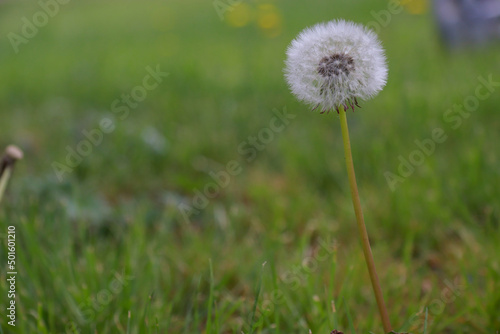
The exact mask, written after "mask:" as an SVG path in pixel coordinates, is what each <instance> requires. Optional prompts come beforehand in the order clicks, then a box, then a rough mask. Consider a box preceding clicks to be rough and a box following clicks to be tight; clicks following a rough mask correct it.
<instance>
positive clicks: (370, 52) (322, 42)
mask: <svg viewBox="0 0 500 334" xmlns="http://www.w3.org/2000/svg"><path fill="white" fill-rule="evenodd" d="M285 76H286V79H287V81H288V84H289V85H290V89H291V91H292V93H293V94H295V95H296V96H297V98H298V99H299V100H301V101H304V102H307V103H309V104H311V105H312V106H313V107H314V109H316V108H318V107H319V106H321V110H323V111H322V112H325V111H330V110H332V109H336V110H338V108H339V107H340V106H343V107H344V109H345V110H347V108H348V107H351V108H352V109H353V110H354V106H358V107H359V104H358V99H363V100H367V99H369V98H371V97H373V96H375V95H376V94H377V93H378V92H380V90H382V88H383V87H384V86H385V83H386V81H387V65H386V60H385V55H384V50H383V49H382V46H381V44H380V42H379V41H378V38H377V36H376V35H375V33H373V32H372V31H371V30H368V29H366V28H364V27H363V26H361V25H359V24H355V23H352V22H346V21H343V20H339V21H331V22H327V23H321V24H317V25H315V26H313V27H311V28H308V29H305V30H304V31H303V32H302V33H300V34H299V36H298V37H297V38H296V39H295V40H294V41H293V42H292V44H291V45H290V47H289V48H288V50H287V60H286V69H285ZM314 109H313V110H314Z"/></svg>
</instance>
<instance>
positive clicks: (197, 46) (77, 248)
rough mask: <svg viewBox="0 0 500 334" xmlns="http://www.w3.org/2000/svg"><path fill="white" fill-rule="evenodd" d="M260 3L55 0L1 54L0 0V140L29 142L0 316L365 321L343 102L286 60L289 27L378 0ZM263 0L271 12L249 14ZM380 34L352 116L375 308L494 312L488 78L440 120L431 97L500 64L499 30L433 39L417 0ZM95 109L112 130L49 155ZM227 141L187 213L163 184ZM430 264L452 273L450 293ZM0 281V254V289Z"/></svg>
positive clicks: (455, 96) (35, 322)
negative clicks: (488, 36) (220, 179)
mask: <svg viewBox="0 0 500 334" xmlns="http://www.w3.org/2000/svg"><path fill="white" fill-rule="evenodd" d="M262 4H263V2H257V1H249V2H247V7H244V8H243V9H242V8H239V9H238V10H239V11H240V12H239V14H238V12H236V14H238V15H242V16H241V17H243V18H244V17H245V15H246V14H245V13H246V11H245V10H244V9H245V8H246V10H248V11H249V12H248V13H250V14H251V15H253V16H249V18H251V20H250V21H249V24H248V25H245V26H243V27H240V28H237V27H233V26H231V24H230V23H231V22H240V21H241V20H243V19H242V18H241V17H240V18H239V19H238V17H236V18H234V17H232V18H231V19H229V18H228V19H226V20H224V21H221V20H220V19H219V17H218V15H217V13H216V11H215V9H214V7H213V5H212V2H211V1H200V0H193V1H190V2H189V3H188V2H185V1H184V2H183V1H179V0H175V1H169V2H165V1H151V2H148V3H147V4H143V3H139V2H134V1H128V2H126V5H124V4H123V3H121V2H117V1H106V2H96V1H87V2H85V3H79V2H71V3H69V4H67V5H64V6H61V9H60V12H59V13H58V14H57V15H56V16H55V17H54V18H51V19H50V22H49V23H48V24H47V25H46V26H45V27H43V28H41V29H40V31H39V32H38V34H37V35H36V36H35V37H34V38H33V39H30V41H29V43H28V44H25V45H21V46H20V49H19V53H18V54H15V53H14V52H13V50H12V47H11V45H10V43H9V40H8V38H6V37H5V36H7V35H8V33H9V32H16V33H19V32H20V31H21V26H22V22H21V18H22V17H23V16H27V17H31V16H32V15H33V14H34V13H35V12H36V11H37V10H39V7H38V4H37V3H36V2H20V3H17V2H16V3H14V2H5V3H2V4H1V5H0V6H1V9H2V10H1V11H0V31H1V32H2V36H4V38H2V39H1V40H0V61H1V63H2V66H1V67H0V77H1V78H2V80H0V114H1V121H0V134H1V137H0V147H5V146H6V145H7V144H10V143H16V144H18V145H19V146H21V147H22V148H23V150H24V151H25V160H23V161H22V162H21V163H19V164H18V165H17V166H16V170H15V173H14V176H13V179H12V180H11V183H10V185H9V189H8V190H7V191H8V193H7V194H6V197H5V198H4V202H2V210H1V212H0V226H1V230H0V231H1V232H0V233H1V235H2V247H1V248H0V259H1V263H2V268H5V266H6V261H7V253H6V247H5V246H4V245H5V242H4V241H5V240H6V233H7V226H9V225H15V226H16V238H17V239H16V241H17V263H16V266H17V271H18V275H17V286H16V289H17V299H16V300H17V304H16V306H17V322H16V327H15V328H13V327H11V326H8V325H7V320H6V318H5V316H4V315H2V317H1V320H0V324H1V328H2V330H3V332H4V333H80V332H81V333H96V332H97V333H141V334H142V333H200V332H204V333H241V332H244V333H251V332H253V333H308V330H309V329H311V330H312V333H313V334H321V333H330V331H332V330H333V329H335V328H336V329H339V330H342V331H343V332H345V333H355V332H356V333H368V332H373V333H381V332H382V330H381V322H380V320H379V317H378V312H377V309H376V304H375V300H374V298H373V296H372V293H371V286H370V282H369V278H368V273H367V270H366V267H365V263H364V259H363V257H362V251H361V248H360V245H359V242H358V238H357V234H356V226H355V220H354V219H355V218H354V212H353V210H352V204H351V202H350V197H349V188H348V180H347V177H346V173H345V167H344V161H343V152H342V144H341V132H340V126H339V122H338V118H337V116H336V114H332V113H330V114H329V115H318V114H317V113H310V112H309V110H308V108H307V107H306V106H304V105H302V104H300V103H298V102H297V101H295V99H294V98H293V96H292V95H291V94H290V93H289V91H288V88H287V87H286V84H285V83H284V80H283V74H282V67H283V61H284V57H285V50H286V47H287V45H288V43H289V42H290V41H291V40H292V39H293V38H294V37H295V35H296V34H297V33H298V32H299V31H300V30H302V29H303V28H304V27H306V26H308V25H311V24H314V23H316V22H319V21H325V20H329V19H332V18H336V17H344V18H347V19H351V20H354V21H357V22H362V23H367V22H369V21H372V20H373V18H372V16H371V14H370V11H371V10H375V11H379V10H383V9H385V8H387V3H385V2H383V1H378V0H377V1H359V2H336V3H335V2H323V1H319V0H314V1H310V2H308V3H307V5H306V4H305V3H304V2H300V1H286V2H285V1H269V2H268V5H269V4H272V5H273V6H274V9H273V7H269V6H267V7H262V6H261V7H259V5H262ZM259 8H260V9H259ZM276 12H277V13H278V14H279V15H280V16H279V17H281V26H271V28H270V29H263V28H262V27H267V26H268V25H266V22H268V21H266V19H264V18H263V15H264V14H266V15H267V14H269V13H276ZM234 13H235V12H233V14H232V15H236V14H234ZM269 15H271V14H269ZM259 18H260V19H261V21H260V22H261V23H260V24H261V26H259V25H258V22H259V21H258V20H259ZM271 18H273V16H272V15H271ZM274 18H276V17H275V16H274ZM231 20H233V21H231ZM241 22H242V21H241ZM271 22H274V24H279V22H280V21H273V20H271ZM380 38H381V40H382V41H383V44H384V46H385V47H386V49H387V56H388V61H389V82H388V85H387V87H386V88H385V89H384V91H383V92H382V93H381V94H380V95H379V96H378V97H377V98H375V99H373V100H371V101H368V102H365V103H363V104H362V107H363V108H362V109H361V110H360V111H356V112H355V113H349V115H348V121H349V126H350V130H351V143H352V147H353V155H354V156H353V158H354V164H355V168H356V174H357V178H358V185H359V191H360V196H361V200H362V205H363V210H364V213H365V219H366V223H367V227H368V231H369V234H370V237H371V241H372V248H373V253H374V257H375V262H376V264H377V267H378V270H379V278H380V282H381V285H382V289H383V291H384V294H385V296H384V298H385V300H386V303H387V305H388V309H389V313H390V318H391V323H392V324H393V325H394V327H396V328H398V329H399V328H402V329H403V330H407V331H409V330H411V331H412V332H413V333H423V332H424V328H425V332H426V333H495V332H496V331H498V330H499V329H500V318H499V313H498V309H499V308H500V292H499V291H500V289H499V287H500V263H499V260H500V259H499V257H498V254H500V246H499V243H498V240H499V238H500V231H499V226H498V222H499V215H500V213H499V207H500V206H499V199H500V188H499V187H498V184H500V174H499V172H498V171H499V168H498V166H499V163H500V161H499V159H500V155H499V154H498V148H497V144H496V143H497V142H498V140H499V139H500V138H499V137H500V134H499V132H498V128H499V127H500V117H499V116H498V106H499V104H500V95H499V94H498V91H497V89H498V88H496V90H495V91H494V92H493V93H492V94H491V96H490V97H489V98H487V99H485V100H484V101H480V103H479V106H478V107H477V108H476V109H474V111H473V112H471V113H470V116H469V117H468V118H458V119H459V120H462V123H461V124H460V125H459V126H457V128H456V129H454V128H453V127H452V126H453V125H455V124H458V123H455V122H450V121H446V119H445V118H444V117H445V113H446V111H447V110H448V109H449V108H452V107H453V105H454V104H462V103H463V101H464V99H465V98H466V97H467V96H470V95H473V94H474V93H475V89H476V87H477V86H478V85H479V82H478V79H477V78H478V76H483V77H485V78H487V77H488V75H492V78H493V80H494V81H500V77H499V76H498V73H500V71H499V70H500V65H499V63H498V61H497V60H498V52H499V51H500V50H499V48H498V46H492V47H490V48H488V49H485V50H478V51H463V52H456V53H447V52H444V51H443V50H442V48H441V47H440V45H439V40H438V38H437V36H436V33H435V31H434V27H433V22H432V16H431V13H428V12H427V13H425V14H423V15H410V14H409V13H407V12H403V13H401V14H397V15H393V16H392V18H391V21H390V24H389V25H388V26H387V27H385V28H383V29H381V32H380ZM157 64H158V65H160V67H161V69H162V70H163V71H165V72H168V73H169V76H168V77H167V78H165V80H164V81H163V82H162V83H161V84H160V85H159V87H158V88H157V89H155V90H153V91H150V92H148V96H147V98H146V99H145V100H144V101H142V102H141V103H139V105H138V106H137V107H136V108H135V109H132V108H131V110H130V114H129V116H128V117H127V118H125V119H123V120H121V119H119V118H118V115H117V114H115V113H113V112H112V111H111V105H112V103H113V101H114V100H115V99H119V98H120V97H121V95H122V94H124V93H125V94H129V93H130V92H131V91H132V89H133V88H134V87H136V86H138V85H141V84H142V81H143V78H144V77H145V75H146V74H147V71H146V69H145V68H146V67H147V66H151V67H155V66H156V65H157ZM284 108H286V110H287V111H288V113H290V114H292V115H294V116H295V118H294V119H292V120H290V123H289V124H288V125H287V126H286V127H285V129H284V130H283V131H281V132H276V133H273V140H269V142H268V143H267V144H265V145H264V144H263V143H262V142H260V141H259V143H258V145H259V147H260V145H262V146H263V148H262V150H258V149H256V148H255V147H254V151H253V152H254V153H255V157H254V158H253V159H250V153H249V152H246V153H245V152H244V153H243V154H242V153H241V152H240V151H241V149H240V150H239V147H240V145H244V146H243V149H251V148H252V144H250V141H251V138H250V139H249V136H257V137H258V136H259V134H260V135H261V136H264V137H263V138H267V137H265V135H266V134H262V131H263V129H264V128H266V127H268V126H269V124H270V122H271V120H272V119H273V117H275V116H274V115H275V114H274V113H273V109H277V110H279V111H282V110H283V109H284ZM457 115H458V114H453V115H452V116H455V117H456V116H457ZM449 116H450V115H449ZM105 117H107V118H110V119H112V120H113V121H114V122H115V123H114V124H115V130H114V131H113V132H112V133H109V134H106V135H104V137H103V140H102V143H101V144H100V145H98V146H95V147H93V148H92V153H91V154H89V155H88V156H86V157H84V159H83V161H82V162H81V163H80V164H79V165H78V166H77V167H76V168H75V169H74V171H73V172H71V173H67V174H66V175H65V176H64V179H63V180H62V181H61V182H59V181H58V179H57V177H56V175H55V173H54V171H53V167H52V163H53V162H54V161H58V162H64V160H65V157H66V154H67V146H70V147H71V148H76V147H77V145H78V144H79V143H80V142H81V141H82V140H83V139H85V138H84V137H83V135H82V131H83V130H87V131H90V130H92V129H96V128H97V127H98V124H99V122H100V121H101V120H102V119H103V118H105ZM457 122H458V121H457ZM436 128H442V129H443V131H444V133H445V135H446V136H447V139H446V140H445V141H444V142H443V143H440V144H437V145H436V147H435V151H434V152H433V153H432V154H430V155H429V156H426V157H425V161H424V163H423V164H422V165H421V166H417V167H416V168H415V170H414V172H413V173H412V174H411V175H410V176H409V177H407V178H405V179H404V182H402V183H399V184H398V185H397V187H396V189H395V190H394V191H391V189H390V188H389V186H388V183H387V182H386V178H385V176H384V173H385V172H387V171H389V172H393V173H397V169H398V165H399V164H400V161H399V158H398V157H399V156H402V157H404V158H405V159H409V156H410V154H411V153H412V152H414V151H415V150H416V149H417V148H418V146H417V145H416V144H415V140H420V141H422V140H424V139H425V138H431V137H432V131H433V130H434V129H436ZM252 156H253V155H252ZM232 160H234V161H237V162H238V164H239V166H240V167H241V171H240V172H239V173H237V174H236V175H234V176H231V178H230V182H229V185H228V186H227V187H224V188H223V189H221V191H218V192H217V194H216V196H215V197H214V198H211V199H210V200H209V201H208V205H207V207H206V208H204V209H203V210H200V212H199V214H197V215H193V216H192V217H191V220H190V221H189V222H188V221H185V219H184V218H183V215H182V214H181V212H180V211H179V209H178V204H179V203H184V204H191V203H192V200H193V199H194V198H195V197H196V194H197V193H196V189H198V190H200V191H203V189H204V187H205V186H206V185H207V184H209V183H210V182H213V181H212V178H211V177H210V174H209V173H210V172H220V171H221V170H225V166H226V165H227V163H228V162H230V161H232ZM248 160H250V162H249V161H248ZM263 263H266V264H265V265H264V266H263ZM455 282H456V283H455ZM447 284H448V285H449V284H458V285H460V286H463V288H461V289H455V290H454V291H455V294H449V291H450V289H449V288H448V289H447ZM7 289H8V285H7V281H6V274H5V270H2V271H1V274H0V291H1V292H2V297H1V298H0V308H1V309H3V310H5V308H6V307H7V303H8V300H7V298H6V291H7ZM2 313H4V312H2Z"/></svg>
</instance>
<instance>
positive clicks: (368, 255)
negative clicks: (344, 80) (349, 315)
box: [339, 105, 392, 333]
mask: <svg viewBox="0 0 500 334" xmlns="http://www.w3.org/2000/svg"><path fill="white" fill-rule="evenodd" d="M339 114H340V126H341V129H342V139H343V141H344V153H345V163H346V167H347V175H348V176H349V185H350V187H351V195H352V204H353V206H354V212H355V214H356V222H357V224H358V230H359V234H360V237H361V244H362V246H363V253H364V255H365V260H366V265H367V266H368V272H369V274H370V280H371V282H372V286H373V291H374V292H375V299H376V300H377V305H378V309H379V311H380V317H381V318H382V324H383V326H384V331H385V333H389V332H391V331H392V326H391V323H390V322H389V316H388V314H387V308H386V307H385V303H384V298H383V296H382V289H381V288H380V283H379V281H378V276H377V271H376V269H375V262H374V261H373V255H372V250H371V247H370V240H369V239H368V232H367V231H366V226H365V220H364V218H363V211H362V210H361V202H360V200H359V193H358V185H357V184H356V175H355V173H354V164H353V162H352V153H351V143H350V140H349V129H348V127H347V117H346V116H347V115H346V112H345V110H344V106H342V105H340V113H339Z"/></svg>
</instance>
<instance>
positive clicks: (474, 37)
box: [434, 0, 500, 48]
mask: <svg viewBox="0 0 500 334" xmlns="http://www.w3.org/2000/svg"><path fill="white" fill-rule="evenodd" d="M434 13H435V15H436V20H437V23H438V25H439V29H440V32H441V37H442V39H443V41H444V42H445V44H446V45H447V46H448V47H450V48H457V47H461V46H467V45H482V44H485V43H487V42H489V41H491V40H500V0H434Z"/></svg>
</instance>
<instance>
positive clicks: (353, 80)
mask: <svg viewBox="0 0 500 334" xmlns="http://www.w3.org/2000/svg"><path fill="white" fill-rule="evenodd" d="M285 76H286V79H287V81H288V84H289V85H290V89H291V90H292V92H293V93H294V94H295V95H296V96H297V97H298V99H299V100H302V101H304V102H307V103H309V104H311V105H312V106H314V108H313V110H314V109H316V108H318V107H319V106H321V110H322V112H321V113H324V112H325V111H328V112H329V111H330V110H333V109H335V110H337V113H339V118H340V127H341V130H342V139H343V142H344V153H345V161H346V167H347V175H348V178H349V185H350V188H351V195H352V203H353V206H354V212H355V214H356V222H357V226H358V231H359V234H360V238H361V244H362V246H363V254H364V257H365V260H366V264H367V266H368V272H369V275H370V280H371V283H372V286H373V291H374V294H375V299H376V301H377V306H378V309H379V312H380V316H381V318H382V324H383V326H384V331H385V333H389V332H391V331H392V327H391V324H390V322H389V316H388V313H387V308H386V306H385V303H384V299H383V296H382V290H381V288H380V283H379V280H378V276H377V272H376V269H375V262H374V260H373V255H372V251H371V247H370V241H369V239H368V232H367V230H366V226H365V222H364V218H363V212H362V210H361V202H360V199H359V194H358V186H357V184H356V176H355V173H354V164H353V161H352V153H351V144H350V141H349V130H348V127H347V118H346V110H347V109H348V107H350V108H352V110H353V111H354V106H358V107H359V104H358V98H359V99H363V100H366V99H369V98H371V97H373V96H375V95H376V94H377V93H378V92H380V91H381V90H382V88H383V87H384V86H385V83H386V81H387V65H386V61H385V56H384V50H383V49H382V46H381V44H380V42H379V41H378V39H377V36H376V35H375V34H374V33H373V32H372V31H370V30H367V29H366V28H364V27H363V26H361V25H358V24H355V23H352V22H346V21H343V20H338V21H331V22H328V23H322V24H318V25H316V26H314V27H312V28H308V29H306V30H304V31H303V32H302V33H300V35H299V36H298V37H297V38H296V39H295V40H294V41H293V42H292V44H291V45H290V47H289V48H288V51H287V60H286V68H285ZM334 332H335V331H334Z"/></svg>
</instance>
